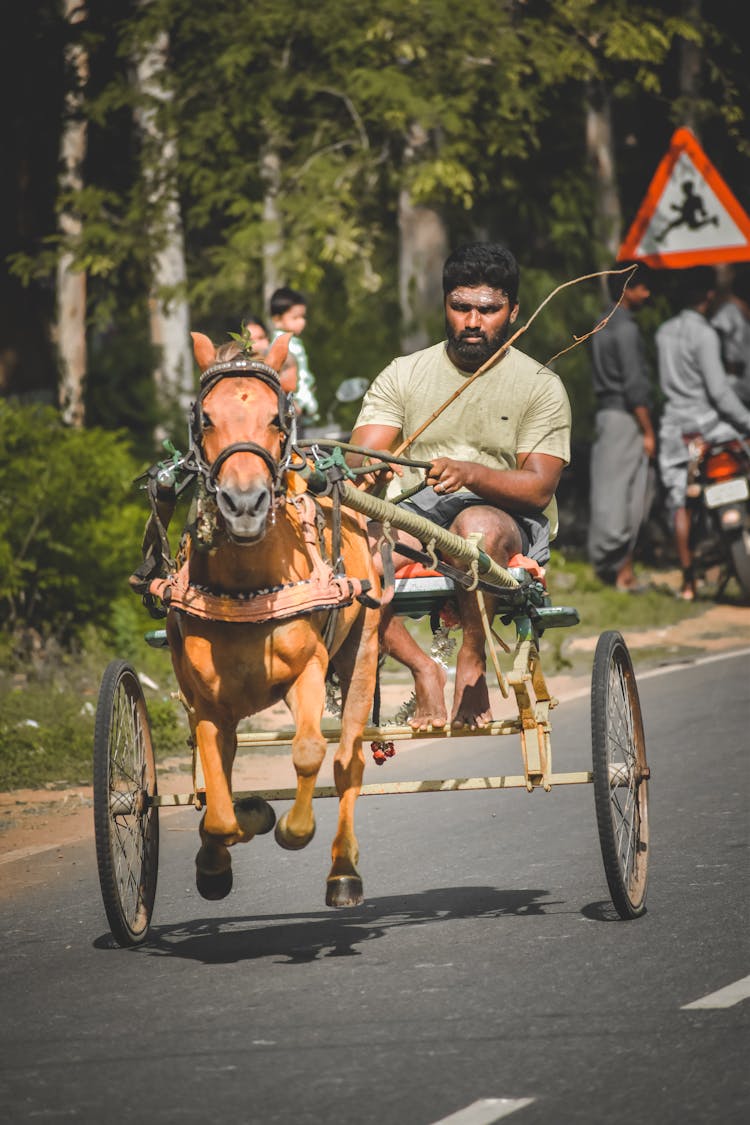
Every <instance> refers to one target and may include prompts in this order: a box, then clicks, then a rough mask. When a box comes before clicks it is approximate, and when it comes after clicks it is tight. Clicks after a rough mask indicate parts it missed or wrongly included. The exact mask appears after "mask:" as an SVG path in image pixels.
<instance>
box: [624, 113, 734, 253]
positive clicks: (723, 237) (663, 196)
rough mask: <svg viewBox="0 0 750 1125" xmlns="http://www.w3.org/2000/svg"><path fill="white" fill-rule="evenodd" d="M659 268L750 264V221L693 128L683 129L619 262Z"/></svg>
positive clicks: (661, 167) (660, 169) (659, 171)
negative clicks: (747, 262)
mask: <svg viewBox="0 0 750 1125" xmlns="http://www.w3.org/2000/svg"><path fill="white" fill-rule="evenodd" d="M628 258H633V259H638V260H640V261H643V262H644V263H645V264H646V265H648V266H652V267H653V268H655V269H660V268H666V269H670V268H671V269H674V268H677V269H679V268H680V267H684V266H709V265H718V264H719V263H722V262H744V261H750V218H749V217H748V215H747V214H746V213H745V211H744V210H743V208H742V207H741V206H740V204H739V203H738V201H737V199H736V198H735V196H734V195H733V194H732V192H731V191H730V190H729V188H728V187H727V185H726V184H725V182H724V180H723V179H722V178H721V176H720V175H719V173H718V172H717V171H716V169H715V168H714V166H713V164H712V163H711V161H710V160H709V159H708V157H707V156H706V154H705V152H704V151H703V149H702V148H701V146H700V145H699V144H698V141H697V139H696V137H695V135H694V134H693V133H691V131H690V130H689V129H684V128H683V129H678V130H677V132H676V133H675V134H674V136H673V137H672V140H671V142H670V145H669V151H668V152H667V154H666V156H665V157H664V158H663V160H662V161H661V163H660V165H659V167H658V168H657V169H656V173H655V175H654V178H653V180H652V181H651V183H650V185H649V188H648V191H647V192H646V198H645V199H644V200H643V203H642V204H641V206H640V210H639V211H638V214H637V215H636V217H635V219H634V220H633V225H632V226H631V228H630V230H629V231H628V233H627V237H626V238H625V241H624V242H623V244H622V246H621V247H620V249H619V251H618V254H617V259H618V261H625V260H626V259H628Z"/></svg>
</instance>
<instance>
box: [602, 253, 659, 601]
mask: <svg viewBox="0 0 750 1125" xmlns="http://www.w3.org/2000/svg"><path fill="white" fill-rule="evenodd" d="M628 265H631V266H634V265H637V263H635V262H629V263H628V262H621V263H619V265H618V268H626V267H627V266H628ZM607 284H608V287H609V292H610V296H611V298H612V300H613V301H616V300H617V299H618V298H619V297H620V293H621V291H622V285H623V275H619V276H617V275H610V276H609V277H608V278H607ZM650 296H651V289H650V285H649V276H648V271H647V270H646V267H645V266H642V265H637V269H636V270H635V272H634V273H633V274H631V275H630V276H629V278H628V281H627V285H626V288H625V291H624V292H623V293H622V300H621V303H620V305H619V306H618V308H616V309H615V311H614V312H613V313H612V315H611V316H610V319H609V322H608V324H607V325H606V327H605V328H603V329H602V330H601V332H597V333H596V334H595V335H594V336H593V337H592V340H591V362H592V368H593V384H594V394H595V395H596V433H595V438H594V445H593V447H592V450H591V491H590V501H591V515H590V522H589V534H588V554H589V560H590V562H591V564H592V566H593V567H594V570H595V571H596V573H597V575H598V576H599V578H600V579H601V580H602V581H603V582H606V583H608V584H610V585H614V586H615V587H616V588H617V589H618V590H623V591H633V590H636V589H637V588H638V586H637V583H636V578H635V573H634V571H633V551H634V549H635V544H636V540H637V538H638V532H639V531H640V529H641V526H642V524H643V522H644V520H645V518H646V515H647V514H648V511H647V509H648V505H647V497H648V493H649V465H650V462H651V460H652V459H653V458H654V456H655V453H656V437H655V434H654V425H653V420H652V415H651V410H652V405H651V381H650V378H649V368H648V363H647V360H646V349H645V346H644V342H643V336H642V334H641V330H640V328H639V327H638V324H637V323H636V319H635V315H634V314H635V313H636V312H637V311H638V310H639V309H640V308H642V307H643V305H644V304H645V303H646V301H647V300H648V299H649V297H650Z"/></svg>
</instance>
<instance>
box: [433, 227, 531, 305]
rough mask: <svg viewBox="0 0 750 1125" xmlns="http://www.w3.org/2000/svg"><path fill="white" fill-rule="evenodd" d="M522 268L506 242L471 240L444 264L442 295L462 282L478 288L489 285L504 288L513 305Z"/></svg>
mask: <svg viewBox="0 0 750 1125" xmlns="http://www.w3.org/2000/svg"><path fill="white" fill-rule="evenodd" d="M520 278H521V271H520V269H519V267H518V262H517V261H516V259H515V258H514V257H513V255H512V254H511V252H510V250H508V249H506V247H505V246H501V245H500V244H499V243H497V242H469V243H467V244H466V245H465V246H459V247H458V249H457V250H454V251H453V253H452V254H451V255H450V256H449V257H448V258H447V259H446V262H445V265H444V266H443V296H444V297H447V296H448V294H449V293H452V292H453V290H454V289H457V288H458V287H459V286H461V285H465V286H468V287H469V288H472V289H474V288H476V286H478V285H489V286H490V288H491V289H502V290H503V292H504V293H505V295H506V297H507V298H508V300H509V302H510V303H511V305H515V303H516V301H517V299H518V285H519V282H520Z"/></svg>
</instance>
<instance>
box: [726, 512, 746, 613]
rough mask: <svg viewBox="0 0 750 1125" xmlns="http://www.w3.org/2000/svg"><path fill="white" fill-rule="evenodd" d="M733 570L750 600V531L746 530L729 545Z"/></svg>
mask: <svg viewBox="0 0 750 1125" xmlns="http://www.w3.org/2000/svg"><path fill="white" fill-rule="evenodd" d="M729 551H730V554H731V556H732V568H733V570H734V573H735V575H736V576H737V581H738V582H739V584H740V586H741V587H742V592H743V594H744V595H745V597H746V598H750V531H748V530H747V528H745V530H744V531H742V532H741V533H740V534H739V535H737V536H735V538H734V539H732V541H731V543H730V544H729Z"/></svg>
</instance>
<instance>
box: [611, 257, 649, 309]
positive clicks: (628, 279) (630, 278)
mask: <svg viewBox="0 0 750 1125" xmlns="http://www.w3.org/2000/svg"><path fill="white" fill-rule="evenodd" d="M633 266H635V269H634V270H633V272H632V273H630V274H627V273H617V274H613V273H610V274H608V276H607V289H608V290H609V295H610V297H611V298H612V300H613V301H617V300H619V297H620V294H621V293H622V291H623V289H626V288H627V289H632V288H633V286H634V285H647V286H648V288H649V289H650V288H651V286H652V284H653V279H652V274H651V270H650V269H649V268H648V266H645V265H644V264H643V262H638V261H629V262H616V263H615V264H614V266H612V269H613V270H624V269H629V268H632V267H633Z"/></svg>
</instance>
